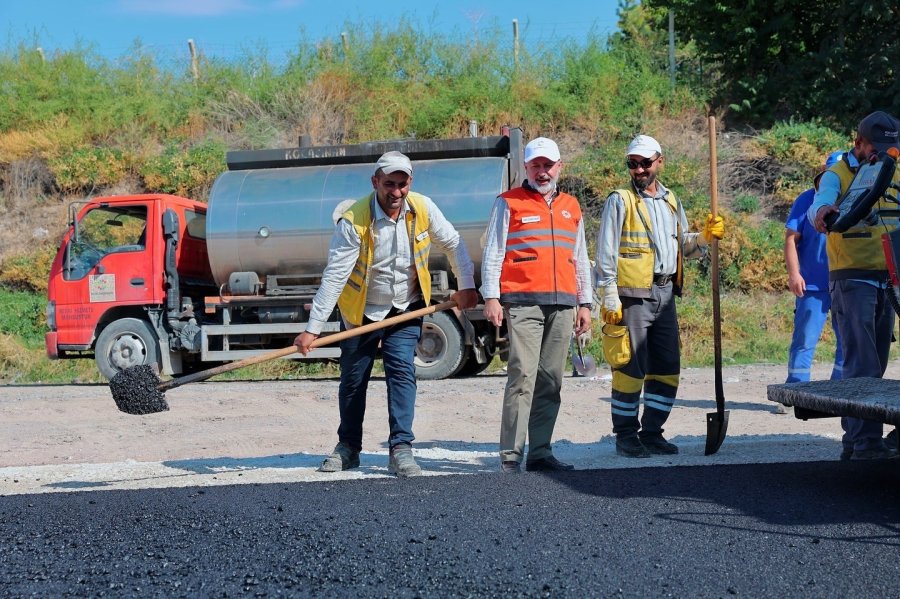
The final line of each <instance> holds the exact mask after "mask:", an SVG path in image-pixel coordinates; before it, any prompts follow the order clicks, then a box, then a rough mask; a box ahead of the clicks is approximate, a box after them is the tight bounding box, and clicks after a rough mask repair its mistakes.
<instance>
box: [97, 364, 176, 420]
mask: <svg viewBox="0 0 900 599" xmlns="http://www.w3.org/2000/svg"><path fill="white" fill-rule="evenodd" d="M159 382H160V381H159V377H157V376H156V373H155V372H154V371H153V368H152V367H150V366H146V365H144V366H132V367H130V368H126V369H125V370H121V371H119V373H118V374H116V375H115V376H114V377H113V378H112V379H110V381H109V390H110V391H111V392H112V396H113V400H115V402H116V407H117V408H119V410H120V411H122V412H125V413H126V414H134V415H135V416H142V415H144V414H156V413H157V412H165V411H167V410H168V409H169V404H168V403H166V396H165V394H164V393H163V392H162V391H161V390H160V389H159Z"/></svg>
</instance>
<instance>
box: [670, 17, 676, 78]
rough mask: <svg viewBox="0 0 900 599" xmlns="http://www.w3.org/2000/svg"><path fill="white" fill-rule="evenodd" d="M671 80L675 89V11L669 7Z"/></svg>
mask: <svg viewBox="0 0 900 599" xmlns="http://www.w3.org/2000/svg"><path fill="white" fill-rule="evenodd" d="M669 80H670V81H671V83H672V89H675V11H674V10H672V9H671V8H670V9H669Z"/></svg>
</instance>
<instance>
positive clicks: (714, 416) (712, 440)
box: [704, 410, 728, 455]
mask: <svg viewBox="0 0 900 599" xmlns="http://www.w3.org/2000/svg"><path fill="white" fill-rule="evenodd" d="M727 432H728V410H725V411H724V412H722V413H719V412H710V413H708V414H707V415H706V451H705V453H704V455H712V454H714V453H716V452H717V451H719V448H720V447H722V442H723V441H725V434H726V433H727Z"/></svg>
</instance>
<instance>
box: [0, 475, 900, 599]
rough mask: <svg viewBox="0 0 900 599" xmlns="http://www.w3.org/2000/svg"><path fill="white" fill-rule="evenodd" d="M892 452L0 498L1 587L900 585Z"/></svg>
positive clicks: (293, 591)
mask: <svg viewBox="0 0 900 599" xmlns="http://www.w3.org/2000/svg"><path fill="white" fill-rule="evenodd" d="M898 500H900V460H898V459H894V460H885V461H878V462H837V461H829V462H798V463H787V464H772V463H768V464H743V465H741V464H737V465H721V466H682V467H667V468H653V467H649V468H637V469H631V468H624V469H612V470H581V471H575V472H568V473H561V474H557V475H543V474H536V473H528V474H523V475H520V476H504V475H501V474H498V473H490V474H473V475H464V476H431V477H422V478H416V479H409V480H398V479H391V478H379V479H369V480H339V481H334V482H315V483H299V484H298V483H270V484H252V485H232V486H205V487H181V488H168V489H143V490H117V491H109V490H107V491H78V492H56V493H44V494H20V495H8V496H2V497H0V538H2V539H3V541H2V542H0V596H3V597H24V596H38V597H65V596H92V597H96V596H113V597H122V596H141V597H212V596H227V597H235V596H241V597H260V596H280V595H284V596H323V597H324V596H327V597H350V596H353V597H619V596H622V597H815V598H828V597H835V598H838V597H839V598H842V599H843V598H845V597H867V598H868V597H885V598H888V597H890V598H895V597H898V596H900V565H898V564H900V560H898V558H900V501H898Z"/></svg>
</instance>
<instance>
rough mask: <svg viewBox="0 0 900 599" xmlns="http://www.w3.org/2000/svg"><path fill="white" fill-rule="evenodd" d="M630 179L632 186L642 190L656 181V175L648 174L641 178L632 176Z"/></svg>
mask: <svg viewBox="0 0 900 599" xmlns="http://www.w3.org/2000/svg"><path fill="white" fill-rule="evenodd" d="M631 181H632V182H633V183H634V186H635V187H636V188H637V189H638V191H644V190H645V189H647V188H648V187H650V186H651V185H653V182H654V181H656V175H653V174H648V175H647V176H646V177H644V178H642V179H638V178H637V177H632V178H631Z"/></svg>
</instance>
